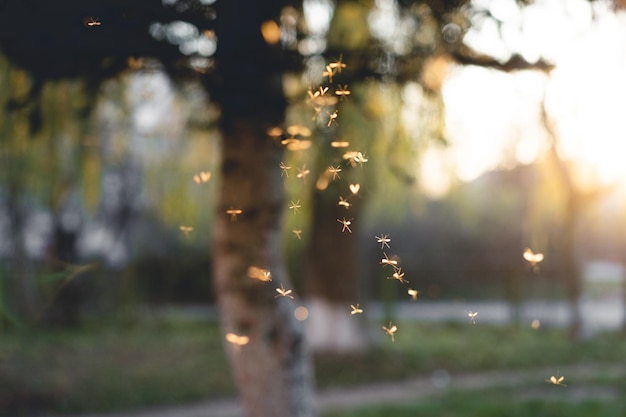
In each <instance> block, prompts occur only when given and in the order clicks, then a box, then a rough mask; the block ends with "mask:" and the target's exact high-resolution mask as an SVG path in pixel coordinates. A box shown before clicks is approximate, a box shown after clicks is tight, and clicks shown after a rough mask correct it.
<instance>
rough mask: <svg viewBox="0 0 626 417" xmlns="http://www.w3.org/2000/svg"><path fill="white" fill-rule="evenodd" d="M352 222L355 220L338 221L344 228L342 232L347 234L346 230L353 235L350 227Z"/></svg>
mask: <svg viewBox="0 0 626 417" xmlns="http://www.w3.org/2000/svg"><path fill="white" fill-rule="evenodd" d="M352 220H354V219H350V220H346V218H345V217H343V218H342V219H341V220H339V219H337V221H338V222H339V223H341V224H342V226H343V227H342V228H341V232H342V233H343V232H345V231H346V230H348V232H350V233H352V230H351V229H350V225H351V224H352Z"/></svg>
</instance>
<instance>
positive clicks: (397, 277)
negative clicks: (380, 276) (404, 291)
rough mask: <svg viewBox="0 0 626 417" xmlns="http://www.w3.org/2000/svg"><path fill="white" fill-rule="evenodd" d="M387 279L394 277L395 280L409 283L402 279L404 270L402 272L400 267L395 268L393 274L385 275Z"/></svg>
mask: <svg viewBox="0 0 626 417" xmlns="http://www.w3.org/2000/svg"><path fill="white" fill-rule="evenodd" d="M387 279H395V280H396V281H399V282H400V283H401V284H408V283H409V281H407V280H406V279H404V272H402V269H400V268H398V269H396V270H395V272H394V273H393V275H391V276H390V277H387Z"/></svg>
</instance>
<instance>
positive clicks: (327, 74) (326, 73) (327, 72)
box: [322, 65, 335, 83]
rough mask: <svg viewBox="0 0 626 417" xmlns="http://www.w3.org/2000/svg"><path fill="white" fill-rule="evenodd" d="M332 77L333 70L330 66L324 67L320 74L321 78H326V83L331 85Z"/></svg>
mask: <svg viewBox="0 0 626 417" xmlns="http://www.w3.org/2000/svg"><path fill="white" fill-rule="evenodd" d="M333 75H335V70H334V69H333V68H331V67H330V65H326V69H325V70H324V71H323V72H322V77H328V81H330V82H331V83H332V82H333Z"/></svg>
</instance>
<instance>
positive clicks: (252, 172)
mask: <svg viewBox="0 0 626 417" xmlns="http://www.w3.org/2000/svg"><path fill="white" fill-rule="evenodd" d="M216 7H217V15H218V16H219V18H218V19H217V26H216V35H217V38H218V39H219V44H218V48H217V52H216V61H217V62H218V63H219V65H218V66H217V76H218V78H219V79H218V83H216V85H215V86H213V87H211V88H210V90H209V91H211V92H212V93H213V97H214V98H215V99H216V100H217V101H218V103H219V104H220V107H221V118H220V125H221V129H222V139H223V140H222V167H221V181H222V182H221V189H220V193H219V203H218V208H217V210H218V215H217V216H216V220H215V225H214V230H213V272H214V274H213V279H214V284H215V289H216V296H217V300H218V305H219V311H220V321H221V326H222V331H223V333H224V334H227V333H235V334H237V335H240V336H247V337H249V343H247V344H245V345H243V346H237V345H228V344H226V349H227V352H228V355H229V358H230V362H231V369H232V371H233V375H234V378H235V383H236V385H237V388H238V390H239V394H240V397H241V400H242V403H243V407H244V409H245V412H246V415H247V416H250V417H252V416H259V417H308V416H313V415H314V391H313V390H314V388H313V372H312V366H311V362H310V357H309V355H308V352H307V347H306V343H305V337H304V328H303V324H302V322H300V321H297V320H296V318H295V316H294V310H295V308H296V307H297V305H298V299H297V298H296V300H292V299H290V298H289V297H282V296H279V294H278V293H277V292H276V289H277V288H280V287H281V286H283V288H284V289H285V290H288V289H291V286H290V284H289V279H288V277H287V270H286V266H285V262H284V259H283V253H282V247H281V226H282V216H283V210H284V209H285V207H286V204H285V196H284V188H283V183H282V180H281V177H280V173H281V170H280V168H279V164H280V161H281V155H282V151H281V149H279V147H277V146H276V144H275V143H274V142H273V141H272V140H271V139H270V138H269V137H268V136H267V134H266V131H267V129H268V127H270V126H276V125H280V124H282V123H284V117H285V108H286V100H285V97H284V93H283V90H282V78H281V77H282V71H283V66H284V63H283V61H282V53H281V47H280V45H270V44H268V43H267V42H265V41H264V39H263V37H262V36H261V30H260V28H261V24H262V23H263V22H264V21H266V20H269V19H277V18H278V17H279V16H280V10H281V7H282V5H281V4H280V2H275V1H267V2H260V1H255V0H232V1H230V0H229V1H224V2H218V3H217V5H216ZM234 22H238V24H235V23H234ZM207 82H210V80H207ZM231 209H232V210H237V211H238V210H241V213H240V214H236V213H237V212H233V213H234V214H233V215H230V214H229V213H227V211H230V210H231ZM250 266H256V267H259V268H263V269H268V270H269V271H270V272H271V274H272V281H271V282H266V281H260V280H255V279H251V278H250V277H248V272H247V271H248V268H249V267H250ZM290 295H294V296H295V294H293V293H292V294H290ZM277 296H279V297H278V298H277ZM225 343H226V342H225Z"/></svg>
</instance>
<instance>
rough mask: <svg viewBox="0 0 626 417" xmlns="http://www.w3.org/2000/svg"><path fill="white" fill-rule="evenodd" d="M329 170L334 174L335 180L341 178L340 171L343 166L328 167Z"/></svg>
mask: <svg viewBox="0 0 626 417" xmlns="http://www.w3.org/2000/svg"><path fill="white" fill-rule="evenodd" d="M328 172H330V173H331V174H333V180H335V179H337V178H341V177H340V176H339V173H340V172H341V168H340V167H328Z"/></svg>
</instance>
